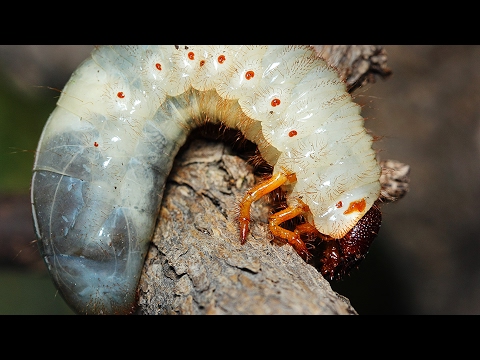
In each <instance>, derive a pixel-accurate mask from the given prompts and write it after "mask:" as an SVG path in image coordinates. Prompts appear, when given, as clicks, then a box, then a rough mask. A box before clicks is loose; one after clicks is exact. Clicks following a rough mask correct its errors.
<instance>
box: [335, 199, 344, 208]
mask: <svg viewBox="0 0 480 360" xmlns="http://www.w3.org/2000/svg"><path fill="white" fill-rule="evenodd" d="M335 206H336V207H337V209H340V208H341V207H342V206H343V203H342V202H341V201H339V202H337V203H336V204H335Z"/></svg>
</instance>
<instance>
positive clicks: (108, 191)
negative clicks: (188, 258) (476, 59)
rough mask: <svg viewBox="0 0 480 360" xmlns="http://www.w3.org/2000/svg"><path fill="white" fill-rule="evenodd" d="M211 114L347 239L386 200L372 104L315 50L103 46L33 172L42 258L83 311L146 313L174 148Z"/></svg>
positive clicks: (56, 114) (66, 95) (57, 114)
mask: <svg viewBox="0 0 480 360" xmlns="http://www.w3.org/2000/svg"><path fill="white" fill-rule="evenodd" d="M206 121H210V122H220V121H221V122H222V123H224V124H225V125H226V126H228V127H231V128H235V129H239V130H241V131H242V133H243V134H244V135H245V137H246V138H247V139H249V140H251V141H253V142H255V143H256V144H257V145H258V147H259V150H260V153H261V154H262V156H263V157H264V159H265V160H266V161H267V162H268V163H269V164H270V165H272V166H273V167H274V170H273V174H274V175H275V174H282V178H284V179H288V180H286V181H285V182H284V183H283V186H284V189H285V190H287V191H288V198H287V199H288V200H287V201H288V204H289V205H290V206H291V207H292V208H294V207H296V206H297V205H298V204H300V203H301V204H302V205H301V206H302V209H304V208H305V209H309V211H307V212H306V213H305V216H306V218H307V220H308V221H309V223H310V224H312V225H314V226H315V228H316V229H317V230H318V231H319V232H320V233H321V234H324V235H326V236H330V237H333V238H342V237H343V236H345V234H346V233H347V232H349V231H350V230H351V229H352V228H353V227H354V225H355V224H356V223H357V221H358V220H359V219H360V218H361V217H362V216H363V215H364V214H365V213H366V212H367V211H368V210H369V209H370V208H371V207H372V205H373V203H374V202H375V201H376V200H377V199H378V196H379V193H380V183H379V177H380V167H379V165H378V163H377V160H376V157H375V152H374V150H373V149H372V137H371V136H370V135H369V134H367V132H366V131H365V128H364V126H363V122H364V120H363V118H362V117H361V116H360V107H359V106H358V105H356V104H355V103H354V102H353V101H352V99H351V96H350V95H349V94H348V93H347V92H346V90H345V85H344V83H343V82H342V81H340V80H339V79H338V75H337V74H336V72H335V70H334V69H332V68H330V67H328V66H327V65H326V63H325V62H324V61H323V60H321V59H320V58H318V57H317V56H316V54H315V53H314V51H313V49H311V48H309V47H307V46H226V45H222V46H218V45H215V46H183V45H181V46H101V47H98V48H96V49H95V50H94V51H93V52H92V56H91V57H90V58H89V59H87V60H85V62H84V63H82V65H81V66H79V68H78V69H77V70H76V71H75V72H74V74H73V75H72V77H71V79H70V80H69V82H68V83H67V85H66V86H65V88H64V90H63V92H62V95H61V97H60V99H59V101H58V104H57V108H56V109H55V110H54V111H53V112H52V114H51V116H50V118H49V120H48V122H47V124H46V126H45V129H44V131H43V134H42V137H41V139H40V142H39V145H38V149H37V150H38V151H37V156H36V159H35V164H34V169H33V170H34V175H33V179H32V207H33V216H34V224H35V230H36V234H37V238H38V240H39V246H40V250H41V253H42V256H43V257H44V259H45V262H46V264H47V266H48V268H49V270H50V272H51V274H52V277H53V278H54V281H55V283H56V286H57V287H58V289H59V290H60V292H61V293H62V295H63V296H64V297H65V299H66V300H67V302H68V303H69V304H70V305H71V306H72V307H73V309H75V310H76V311H77V312H79V313H126V312H129V311H131V310H132V306H133V304H134V300H135V299H134V297H135V289H136V286H137V283H138V280H139V276H140V272H141V267H142V265H143V259H144V257H145V254H146V251H147V248H148V243H149V241H150V239H151V236H152V233H153V229H154V225H155V221H156V217H157V214H158V210H159V207H160V203H161V198H162V194H163V188H164V185H165V181H166V178H167V176H168V174H169V172H170V170H171V167H172V163H173V159H174V157H175V155H176V153H177V152H178V150H179V148H180V146H181V145H182V144H183V143H184V142H185V140H186V137H187V136H188V134H189V132H190V131H191V130H192V129H193V128H195V127H197V126H201V125H202V124H204V123H205V122H206ZM292 175H294V176H292ZM292 179H295V181H294V180H292ZM253 200H254V199H253ZM247 210H248V209H247ZM302 211H303V210H302ZM248 221H249V220H247V229H248Z"/></svg>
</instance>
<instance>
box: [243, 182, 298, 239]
mask: <svg viewBox="0 0 480 360" xmlns="http://www.w3.org/2000/svg"><path fill="white" fill-rule="evenodd" d="M289 178H290V177H289V176H288V175H285V174H282V173H278V174H275V175H274V176H272V177H271V178H269V179H267V180H265V181H262V182H261V183H259V184H257V185H255V186H254V187H253V188H251V189H250V190H248V191H247V193H246V194H245V196H244V198H243V200H242V201H241V202H240V215H239V217H238V221H239V223H240V241H241V243H242V244H245V242H246V241H247V235H248V232H249V228H248V224H249V223H250V207H251V206H252V203H253V202H254V201H257V200H258V199H260V198H261V197H262V196H264V195H267V194H268V193H269V192H272V191H273V190H275V189H276V188H278V187H280V186H282V185H283V184H285V183H286V182H287V180H289Z"/></svg>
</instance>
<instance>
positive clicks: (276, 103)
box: [271, 98, 280, 107]
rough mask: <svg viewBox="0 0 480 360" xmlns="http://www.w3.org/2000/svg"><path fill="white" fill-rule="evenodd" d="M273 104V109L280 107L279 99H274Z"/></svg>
mask: <svg viewBox="0 0 480 360" xmlns="http://www.w3.org/2000/svg"><path fill="white" fill-rule="evenodd" d="M271 104H272V106H273V107H275V106H278V105H280V99H277V98H275V99H273V100H272V102H271Z"/></svg>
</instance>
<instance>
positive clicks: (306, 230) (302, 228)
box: [294, 222, 321, 238]
mask: <svg viewBox="0 0 480 360" xmlns="http://www.w3.org/2000/svg"><path fill="white" fill-rule="evenodd" d="M294 232H295V234H297V235H299V236H300V235H307V236H308V237H309V238H317V237H319V236H321V234H320V233H319V232H318V230H317V228H316V227H315V226H314V225H312V224H310V223H308V222H306V223H303V224H299V225H297V226H296V227H295V230H294Z"/></svg>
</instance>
